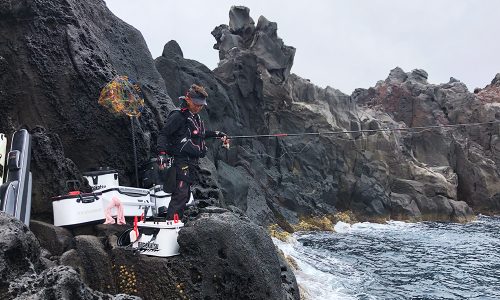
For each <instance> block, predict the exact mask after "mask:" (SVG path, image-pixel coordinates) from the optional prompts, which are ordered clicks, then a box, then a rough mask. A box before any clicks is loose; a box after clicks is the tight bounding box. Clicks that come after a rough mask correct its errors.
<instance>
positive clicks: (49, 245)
mask: <svg viewBox="0 0 500 300" xmlns="http://www.w3.org/2000/svg"><path fill="white" fill-rule="evenodd" d="M30 230H31V232H33V233H34V234H35V236H36V237H37V238H38V240H39V241H40V246H41V247H43V248H45V249H47V250H48V251H49V252H50V253H51V254H52V255H56V256H60V255H61V254H63V253H64V252H66V251H68V250H70V249H73V248H75V239H74V238H73V234H71V232H70V231H69V230H67V229H66V228H62V227H57V226H54V225H52V224H48V223H45V222H41V221H36V220H31V222H30Z"/></svg>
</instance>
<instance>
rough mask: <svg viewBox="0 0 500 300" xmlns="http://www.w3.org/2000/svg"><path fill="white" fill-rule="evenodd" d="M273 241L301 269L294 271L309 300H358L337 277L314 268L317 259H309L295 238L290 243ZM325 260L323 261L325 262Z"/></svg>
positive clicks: (303, 292)
mask: <svg viewBox="0 0 500 300" xmlns="http://www.w3.org/2000/svg"><path fill="white" fill-rule="evenodd" d="M273 241H274V244H275V245H276V246H278V248H280V249H281V251H283V253H284V254H285V256H290V257H291V258H293V259H294V260H295V261H296V262H297V265H298V267H299V269H298V270H294V274H295V277H296V278H297V283H298V284H299V288H300V290H301V292H302V294H303V295H304V296H305V297H306V299H307V300H316V299H317V300H330V299H340V300H348V299H356V298H354V297H352V296H350V295H348V294H347V293H346V292H347V291H346V290H345V288H344V287H343V286H342V284H341V280H339V278H337V276H335V275H334V274H331V273H328V272H324V271H321V270H319V269H318V268H317V267H316V266H314V265H313V264H312V263H314V262H315V259H314V258H313V259H311V258H308V257H307V256H306V254H305V253H304V252H303V251H302V250H304V249H302V245H301V244H300V243H299V242H297V240H295V239H294V238H293V237H292V238H290V239H289V241H288V242H282V241H280V240H278V239H275V238H273ZM324 259H325V258H322V259H321V260H322V261H323V262H324ZM316 262H318V261H316ZM330 263H331V262H330ZM335 263H339V262H338V261H336V262H335Z"/></svg>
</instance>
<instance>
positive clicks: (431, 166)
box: [155, 7, 499, 228]
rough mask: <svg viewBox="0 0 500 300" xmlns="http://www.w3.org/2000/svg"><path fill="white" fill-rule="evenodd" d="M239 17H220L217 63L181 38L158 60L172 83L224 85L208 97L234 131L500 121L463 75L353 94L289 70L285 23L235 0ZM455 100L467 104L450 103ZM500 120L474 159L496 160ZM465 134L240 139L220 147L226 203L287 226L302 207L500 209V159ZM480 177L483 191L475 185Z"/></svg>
mask: <svg viewBox="0 0 500 300" xmlns="http://www.w3.org/2000/svg"><path fill="white" fill-rule="evenodd" d="M229 17H230V20H229V26H228V25H220V26H217V27H216V28H215V29H214V31H213V32H212V34H213V35H214V37H215V39H216V41H217V43H216V44H215V46H214V48H215V49H218V50H219V57H220V59H221V61H220V62H219V66H218V67H217V68H216V69H215V70H214V71H213V72H210V71H209V70H207V69H206V68H204V66H202V65H200V64H199V63H196V62H193V61H191V60H186V59H184V58H183V57H182V51H181V50H180V47H179V46H178V45H177V43H176V42H175V41H170V42H169V43H167V44H166V46H165V49H177V50H176V51H170V50H169V51H164V53H163V55H162V56H161V57H159V58H157V59H156V61H155V62H156V65H157V68H158V70H159V71H160V74H161V75H162V76H163V78H164V79H165V84H166V86H167V89H168V90H176V91H178V93H182V91H179V90H178V89H179V87H181V86H184V87H187V86H189V84H190V83H191V82H199V83H201V84H204V85H205V86H207V87H209V90H210V91H213V93H211V94H210V97H209V106H208V107H207V112H208V118H209V120H210V123H211V124H212V126H215V127H217V128H221V129H222V130H226V131H228V132H230V133H231V134H232V135H239V134H245V135H247V134H270V133H277V132H291V133H301V132H317V131H339V130H340V131H342V130H359V129H378V128H381V127H392V128H394V127H401V126H403V127H405V126H406V127H413V126H427V125H437V124H453V123H461V122H480V121H484V120H488V121H492V120H495V119H498V116H495V112H496V110H495V108H494V107H495V105H490V106H491V107H493V108H486V106H484V105H482V106H483V108H482V109H485V110H487V111H488V113H486V112H485V113H483V115H484V117H482V118H480V119H477V120H476V119H474V118H467V117H464V116H463V113H462V114H461V115H459V114H458V112H462V111H463V112H467V111H469V110H471V107H472V106H471V105H474V104H475V103H477V101H476V102H471V101H473V100H471V99H476V98H475V96H474V95H473V94H471V93H469V92H467V89H466V88H465V86H464V85H463V84H461V83H459V82H458V81H457V80H456V79H452V80H451V82H450V83H448V84H446V85H440V86H434V85H430V84H428V83H427V73H426V72H425V71H423V70H415V71H413V72H410V73H408V74H407V73H405V72H404V71H403V70H401V69H399V68H397V69H395V70H393V71H391V74H390V76H389V77H388V79H387V80H386V81H385V82H383V83H379V84H378V85H377V86H376V87H375V88H370V89H369V90H362V89H358V90H356V91H355V92H354V93H353V95H352V96H348V95H345V94H343V93H341V92H340V91H338V90H335V89H333V88H331V87H327V88H326V89H321V88H319V87H317V86H315V85H314V84H312V83H310V82H309V81H308V80H305V79H302V78H300V77H299V76H297V75H294V74H291V75H290V69H291V66H292V63H293V54H294V49H293V48H292V47H288V46H285V45H284V43H283V41H282V40H281V39H279V38H278V36H277V25H276V23H273V22H270V21H268V20H267V19H265V18H264V17H260V18H259V21H258V23H257V25H255V24H254V21H253V19H252V18H251V17H250V15H249V10H248V9H247V8H245V7H233V8H232V9H231V11H230V13H229ZM263 49H267V51H263ZM167 61H168V63H166V62H167ZM173 73H175V76H174V77H173V76H171V75H170V74H173ZM403 82H404V83H403ZM495 82H496V81H495ZM492 85H494V84H493V83H492ZM487 89H489V90H490V89H491V87H488V88H487ZM481 93H482V95H483V98H484V97H486V95H487V94H488V95H490V96H488V99H491V98H492V97H493V100H482V101H483V102H489V101H492V102H493V103H495V102H496V103H498V98H496V99H495V98H494V97H495V96H494V92H491V91H490V92H488V93H487V92H486V91H482V92H481ZM374 94H376V95H375V96H374ZM492 94H493V96H491V95H492ZM433 97H434V98H435V99H437V100H433ZM445 99H447V100H445ZM449 99H452V100H449ZM453 99H455V100H454V101H455V102H457V101H458V102H462V103H463V104H462V105H458V103H454V104H451V102H452V101H453ZM377 101H379V102H382V103H384V105H380V104H379V103H378V102H377ZM444 102H446V103H447V104H445V103H444ZM438 103H440V104H438ZM465 103H469V104H467V105H466V104H465ZM453 105H454V106H453ZM446 106H449V107H446ZM471 111H472V110H471ZM446 114H450V117H449V119H447V118H448V116H446ZM458 116H460V117H458ZM436 120H437V121H436ZM495 126H498V125H495ZM495 129H496V130H497V131H498V127H492V128H490V129H488V128H486V129H484V130H487V132H486V133H484V132H483V133H481V134H477V135H476V136H477V137H479V136H492V138H491V140H492V141H493V144H492V145H488V144H487V143H488V142H487V141H483V143H482V145H483V146H482V148H483V150H484V149H486V152H488V151H489V152H488V153H484V154H483V153H482V152H483V150H481V149H480V150H478V152H477V153H476V156H477V157H476V158H475V159H474V161H478V160H479V158H478V157H483V158H484V157H486V158H488V157H491V159H493V161H495V160H496V159H497V158H494V156H491V155H490V154H489V153H490V152H492V151H491V150H488V149H492V150H494V149H495V148H494V147H495V145H496V144H495V143H496V139H497V136H498V132H496V134H495V131H494V130H495ZM479 130H483V129H479ZM488 130H489V131H488ZM492 130H493V131H492ZM455 132H456V131H453V132H451V131H446V130H445V132H444V133H439V132H435V131H429V132H423V133H422V134H418V133H407V132H395V133H364V134H341V135H337V136H321V137H319V138H317V137H306V138H302V137H300V138H286V139H280V140H278V139H254V140H235V141H234V149H233V150H231V151H229V152H228V153H221V152H220V151H215V152H214V153H212V154H211V157H213V159H214V163H215V166H216V167H217V172H218V174H219V182H220V183H221V185H222V187H223V193H224V196H225V197H224V201H225V203H226V204H232V205H236V206H237V207H239V208H240V209H242V210H243V211H245V212H246V213H247V214H248V215H249V216H250V217H251V218H252V219H254V220H256V221H257V222H260V223H262V224H266V223H270V222H278V223H280V224H281V225H282V227H285V228H287V222H292V223H293V222H297V220H298V219H299V218H300V217H301V216H305V215H314V214H318V213H319V214H322V213H326V214H329V213H332V212H334V211H335V210H336V209H342V210H343V209H349V210H353V211H354V212H355V213H356V214H357V215H358V217H359V218H360V219H378V220H380V219H387V218H393V219H410V220H436V219H437V220H453V221H466V220H470V218H471V217H472V214H473V211H472V209H471V207H473V208H474V209H476V210H477V211H482V212H495V211H498V210H499V207H498V204H497V200H495V199H497V197H498V188H499V187H498V186H499V181H498V179H496V178H498V168H497V167H496V166H498V164H493V165H492V164H490V163H489V162H490V161H489V160H484V163H482V164H480V165H477V164H476V165H472V164H471V163H469V162H468V160H467V159H464V157H463V156H464V155H463V151H462V150H460V149H462V148H461V147H460V145H461V144H463V143H462V140H463V138H461V137H459V136H458V135H457V134H458V133H455ZM452 136H453V137H452ZM483 140H484V138H483ZM452 141H453V142H452ZM479 170H481V171H479ZM467 173H469V175H467ZM471 173H473V174H477V175H474V176H471ZM472 178H476V179H472ZM474 186H476V188H478V187H479V190H481V191H482V192H480V193H472V192H471V189H473V187H474ZM479 199H482V200H479Z"/></svg>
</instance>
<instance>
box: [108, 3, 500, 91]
mask: <svg viewBox="0 0 500 300" xmlns="http://www.w3.org/2000/svg"><path fill="white" fill-rule="evenodd" d="M105 1H106V3H107V5H108V7H109V8H110V10H111V11H112V12H113V13H114V14H115V15H117V16H118V17H119V18H121V19H122V20H124V21H125V22H127V23H129V24H131V25H132V26H134V27H135V28H137V29H139V30H140V31H141V32H142V34H143V36H144V38H145V39H146V42H147V44H148V46H149V50H150V51H151V54H152V55H153V58H156V57H158V56H160V55H161V52H162V50H163V45H164V44H165V43H166V42H168V41H169V40H176V41H177V42H178V43H179V45H180V46H181V48H182V51H183V52H184V57H186V58H190V59H195V60H197V61H199V62H201V63H203V64H205V65H207V66H208V67H209V68H211V69H213V68H215V67H216V66H217V63H218V61H219V59H218V51H216V50H214V49H213V48H212V47H213V44H214V43H215V39H214V38H213V37H212V35H211V34H210V32H211V31H212V30H213V29H214V27H215V26H217V25H220V24H228V23H229V9H230V7H231V6H232V5H244V6H247V7H249V8H250V15H251V17H252V18H253V19H254V20H255V22H257V20H258V18H259V16H260V15H263V16H265V17H266V18H267V19H269V20H270V21H274V22H276V23H277V24H278V35H279V36H280V37H281V38H282V39H283V41H284V42H285V44H286V45H290V46H294V47H295V48H297V52H296V54H295V62H294V66H293V68H292V72H293V73H296V74H297V75H299V76H301V77H303V78H307V79H310V80H311V81H312V82H313V83H315V84H316V85H319V86H321V87H326V86H327V85H329V86H331V87H334V88H337V89H339V90H341V91H342V92H344V93H346V94H351V92H352V91H353V90H354V89H355V88H358V87H361V88H368V87H370V86H374V85H375V83H376V82H377V81H378V80H383V79H385V78H386V77H387V75H388V74H389V71H390V70H391V69H393V68H394V67H396V66H399V67H401V68H403V70H405V71H406V72H408V71H411V70H413V69H416V68H419V69H424V70H426V71H427V73H428V74H429V82H431V83H435V84H438V83H443V82H448V80H449V78H450V77H455V78H457V79H459V80H460V81H462V82H464V83H465V84H466V85H467V87H468V88H469V90H473V89H474V88H475V87H481V88H482V87H484V86H486V85H487V84H489V83H490V82H491V80H492V79H493V78H494V77H495V74H496V73H500V24H499V20H500V18H499V16H500V1H497V0H434V1H431V0H420V1H401V0H342V1H341V0H309V1H276V0H274V1H273V0H239V1H228V0H217V1H207V0H205V1H203V0H180V1H179V0H177V1H173V0H105Z"/></svg>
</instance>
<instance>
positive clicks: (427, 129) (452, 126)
mask: <svg viewBox="0 0 500 300" xmlns="http://www.w3.org/2000/svg"><path fill="white" fill-rule="evenodd" d="M496 123H500V120H497V121H490V122H481V123H462V124H449V125H434V126H419V127H408V128H404V127H401V128H380V129H363V130H347V131H328V132H307V133H292V134H288V133H276V134H261V135H239V136H230V137H229V139H250V138H259V137H264V138H270V137H275V138H279V137H299V136H321V135H336V134H346V133H378V132H391V133H392V134H394V133H395V132H402V131H406V132H408V133H409V134H410V135H411V136H413V135H416V134H421V133H424V132H430V131H432V130H435V129H445V130H449V129H456V128H459V127H471V126H482V125H492V124H496ZM415 130H418V131H415ZM330 138H331V139H335V140H343V141H368V139H370V138H371V135H368V136H360V137H357V138H342V137H335V136H331V137H330ZM394 139H395V144H396V146H397V147H399V142H398V140H397V137H396V135H395V134H394ZM313 142H314V140H310V141H309V142H308V143H306V144H305V145H304V146H303V147H302V148H301V149H300V150H299V151H293V152H290V151H288V150H287V147H286V145H283V146H282V149H283V154H281V155H280V156H277V157H275V156H271V155H269V154H267V153H258V154H253V153H252V150H251V149H246V148H245V147H244V146H242V145H240V146H239V148H240V149H242V150H243V151H244V152H245V153H246V154H247V155H248V156H249V157H256V158H271V159H274V160H280V159H281V158H283V157H284V156H285V155H288V157H289V158H290V159H293V157H292V155H296V154H301V153H302V152H304V151H305V150H306V148H308V147H309V146H310V145H311V144H312V143H313ZM363 148H365V147H363ZM363 150H366V149H363Z"/></svg>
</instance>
